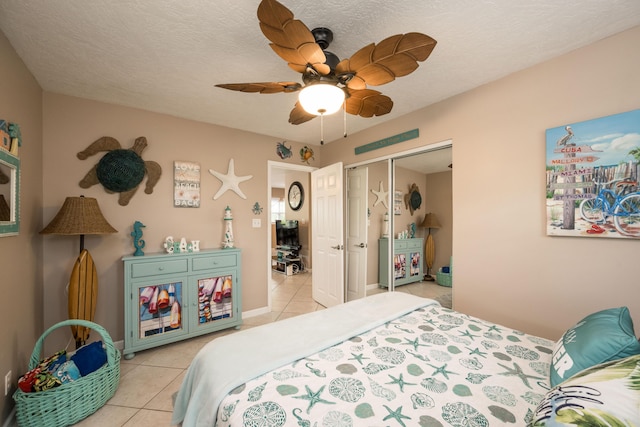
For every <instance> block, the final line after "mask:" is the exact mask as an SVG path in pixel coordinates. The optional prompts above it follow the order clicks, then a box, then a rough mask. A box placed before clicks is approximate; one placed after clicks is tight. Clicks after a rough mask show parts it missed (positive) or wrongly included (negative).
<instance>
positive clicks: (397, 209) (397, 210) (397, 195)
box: [393, 190, 402, 215]
mask: <svg viewBox="0 0 640 427" xmlns="http://www.w3.org/2000/svg"><path fill="white" fill-rule="evenodd" d="M393 213H394V215H400V214H402V191H398V190H395V191H394V192H393Z"/></svg>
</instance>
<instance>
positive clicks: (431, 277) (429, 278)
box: [423, 274, 436, 282]
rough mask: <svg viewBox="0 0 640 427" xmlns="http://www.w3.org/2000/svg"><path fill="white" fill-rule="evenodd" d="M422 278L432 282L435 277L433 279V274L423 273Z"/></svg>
mask: <svg viewBox="0 0 640 427" xmlns="http://www.w3.org/2000/svg"><path fill="white" fill-rule="evenodd" d="M423 280H424V281H425V282H434V281H435V280H436V279H434V278H433V276H432V275H430V274H425V275H424V279H423Z"/></svg>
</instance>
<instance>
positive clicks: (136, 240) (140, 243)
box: [131, 221, 145, 256]
mask: <svg viewBox="0 0 640 427" xmlns="http://www.w3.org/2000/svg"><path fill="white" fill-rule="evenodd" d="M142 228H144V224H143V223H141V222H140V221H136V222H134V223H133V231H132V232H131V237H133V246H134V247H135V248H136V251H135V252H134V253H133V255H134V256H142V255H144V252H142V248H144V246H145V241H144V240H142Z"/></svg>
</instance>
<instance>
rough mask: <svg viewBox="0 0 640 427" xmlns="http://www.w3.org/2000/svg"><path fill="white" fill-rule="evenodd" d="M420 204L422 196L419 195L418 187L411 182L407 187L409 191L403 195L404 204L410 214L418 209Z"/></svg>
mask: <svg viewBox="0 0 640 427" xmlns="http://www.w3.org/2000/svg"><path fill="white" fill-rule="evenodd" d="M421 204H422V196H421V195H420V189H419V188H418V186H417V185H416V184H415V183H413V184H411V187H409V192H408V193H407V194H405V195H404V205H405V207H406V208H407V209H409V212H411V215H413V211H415V210H418V209H420V205H421Z"/></svg>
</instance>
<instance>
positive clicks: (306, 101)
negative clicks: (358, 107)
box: [298, 83, 345, 116]
mask: <svg viewBox="0 0 640 427" xmlns="http://www.w3.org/2000/svg"><path fill="white" fill-rule="evenodd" d="M344 97H345V95H344V91H343V90H342V89H340V88H339V87H338V86H335V85H333V84H330V83H315V84H311V85H307V86H305V87H304V88H303V89H302V90H301V91H300V94H299V95H298V101H299V102H300V105H302V108H304V110H305V111H306V112H307V113H309V114H315V115H316V116H320V115H327V114H333V113H335V112H337V111H338V110H339V109H340V107H342V104H343V103H344Z"/></svg>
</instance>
